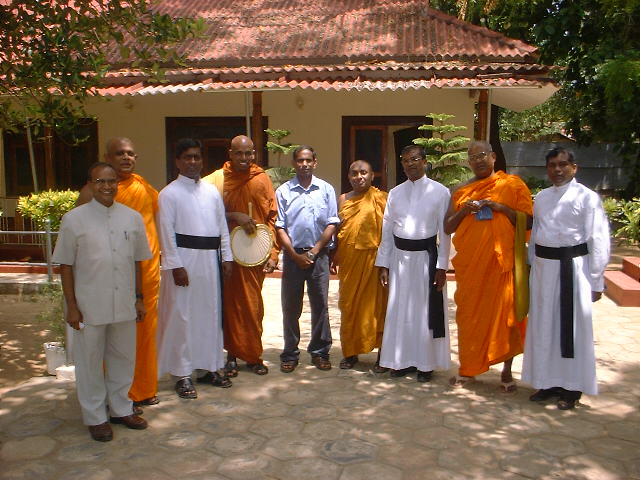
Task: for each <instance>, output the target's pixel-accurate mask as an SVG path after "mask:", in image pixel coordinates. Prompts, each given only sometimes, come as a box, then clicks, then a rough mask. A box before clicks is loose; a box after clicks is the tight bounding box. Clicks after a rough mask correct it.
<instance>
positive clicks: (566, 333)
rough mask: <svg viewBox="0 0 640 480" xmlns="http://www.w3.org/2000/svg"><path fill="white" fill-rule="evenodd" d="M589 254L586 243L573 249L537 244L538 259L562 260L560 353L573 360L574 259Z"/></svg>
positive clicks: (563, 356)
mask: <svg viewBox="0 0 640 480" xmlns="http://www.w3.org/2000/svg"><path fill="white" fill-rule="evenodd" d="M588 253H589V249H588V248H587V244H586V243H581V244H580V245H575V246H573V247H558V248H553V247H543V246H542V245H538V244H537V243H536V257H540V258H547V259H549V260H560V351H561V353H562V358H573V356H574V355H573V354H574V352H573V259H574V258H575V257H582V256H584V255H587V254H588Z"/></svg>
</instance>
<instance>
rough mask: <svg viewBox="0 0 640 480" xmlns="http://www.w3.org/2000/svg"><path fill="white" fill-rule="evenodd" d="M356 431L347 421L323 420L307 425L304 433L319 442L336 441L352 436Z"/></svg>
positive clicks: (303, 430)
mask: <svg viewBox="0 0 640 480" xmlns="http://www.w3.org/2000/svg"><path fill="white" fill-rule="evenodd" d="M354 429H355V426H354V425H353V424H351V423H348V422H345V421H338V420H323V421H320V422H312V423H308V424H306V425H305V426H304V428H303V429H302V433H303V434H304V435H307V436H309V437H310V438H315V439H317V440H336V439H338V438H342V437H344V436H345V435H350V434H351V432H353V431H354Z"/></svg>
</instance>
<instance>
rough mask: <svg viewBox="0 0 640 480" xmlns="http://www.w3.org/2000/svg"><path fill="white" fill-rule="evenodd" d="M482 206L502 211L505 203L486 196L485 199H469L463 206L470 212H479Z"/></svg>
mask: <svg viewBox="0 0 640 480" xmlns="http://www.w3.org/2000/svg"><path fill="white" fill-rule="evenodd" d="M482 207H489V208H490V209H491V210H493V211H494V212H500V211H502V207H503V205H502V204H501V203H498V202H494V201H493V200H490V199H488V198H485V199H483V200H467V201H466V202H464V206H463V208H466V209H467V211H468V213H478V212H479V211H480V209H481V208H482Z"/></svg>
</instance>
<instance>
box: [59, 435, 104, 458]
mask: <svg viewBox="0 0 640 480" xmlns="http://www.w3.org/2000/svg"><path fill="white" fill-rule="evenodd" d="M87 435H88V434H87ZM109 443H111V442H109ZM109 447H110V445H109V444H107V443H102V442H96V441H94V440H90V439H87V440H85V441H84V442H82V443H76V444H73V445H69V446H66V447H62V448H61V449H60V450H57V456H56V457H57V459H58V460H60V461H63V462H94V463H99V462H101V461H103V460H106V459H108V458H109V452H110V449H109Z"/></svg>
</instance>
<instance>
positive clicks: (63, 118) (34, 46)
mask: <svg viewBox="0 0 640 480" xmlns="http://www.w3.org/2000/svg"><path fill="white" fill-rule="evenodd" d="M202 25H203V23H202V22H201V21H193V20H190V19H182V18H172V17H170V16H169V15H166V14H162V15H161V14H157V13H151V12H150V10H149V2H148V1H147V0H22V1H19V0H13V1H11V2H3V4H0V79H1V81H0V98H1V99H2V100H0V128H5V129H8V130H12V131H15V130H17V129H19V128H22V127H23V126H24V125H25V123H26V122H28V124H29V125H33V126H35V127H38V126H49V127H53V128H54V129H56V130H57V131H71V130H73V128H74V127H75V125H76V124H77V122H78V121H79V119H82V118H86V117H88V115H87V113H86V112H85V109H84V104H85V102H86V100H87V99H88V97H90V96H92V95H94V93H95V88H96V87H97V86H99V85H100V83H101V81H102V79H103V78H104V77H105V75H106V74H107V73H108V72H109V71H110V70H114V69H117V68H119V67H121V66H123V65H127V67H129V68H141V69H144V70H145V71H147V72H150V73H152V74H154V75H155V76H156V78H160V76H161V67H162V66H163V65H171V64H176V63H179V62H180V57H179V56H178V55H177V54H176V52H175V49H174V48H173V47H174V46H175V45H176V44H177V43H178V42H180V41H182V40H184V39H185V38H187V37H189V36H193V35H197V34H198V32H199V31H200V30H201V29H202Z"/></svg>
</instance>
